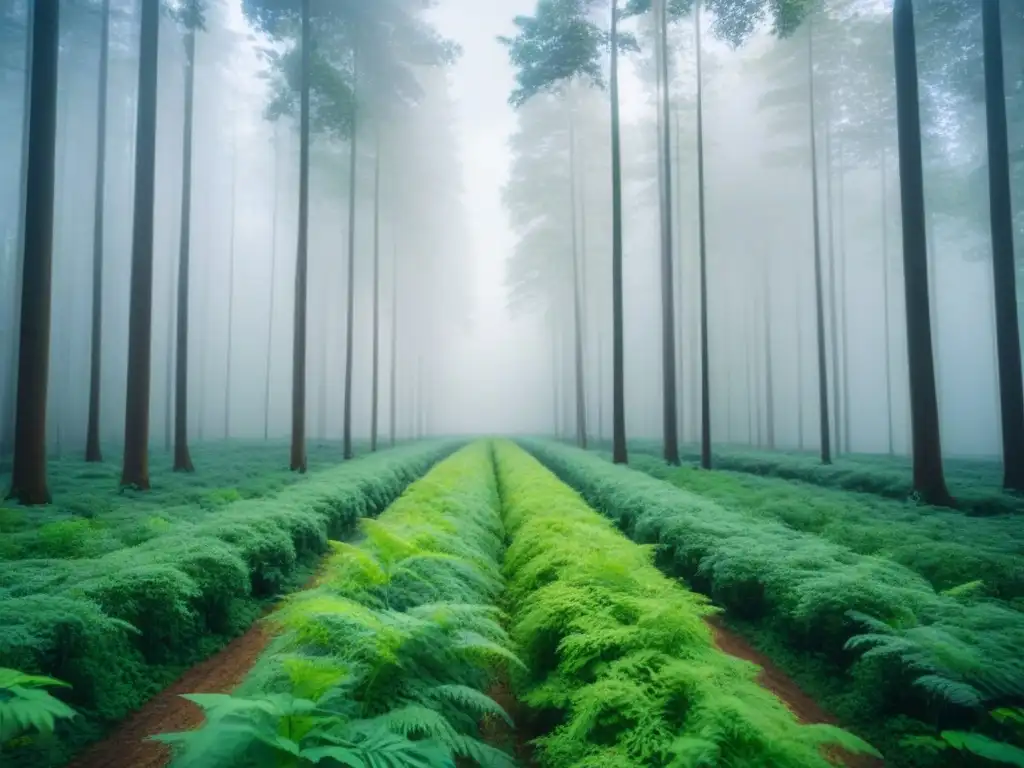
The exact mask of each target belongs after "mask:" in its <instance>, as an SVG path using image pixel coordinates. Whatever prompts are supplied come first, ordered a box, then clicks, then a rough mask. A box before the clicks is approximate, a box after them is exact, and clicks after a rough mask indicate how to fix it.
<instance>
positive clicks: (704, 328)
mask: <svg viewBox="0 0 1024 768" xmlns="http://www.w3.org/2000/svg"><path fill="white" fill-rule="evenodd" d="M694 26H695V27H696V37H697V46H696V47H697V216H698V229H699V231H700V425H701V426H700V429H701V432H700V465H701V466H702V467H703V468H704V469H711V372H710V370H709V365H708V357H709V355H708V249H707V225H706V216H705V205H704V203H705V200H704V82H703V76H702V74H701V67H702V64H703V62H702V58H701V25H700V3H697V4H696V5H695V6H694Z"/></svg>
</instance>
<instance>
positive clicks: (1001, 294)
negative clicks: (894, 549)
mask: <svg viewBox="0 0 1024 768" xmlns="http://www.w3.org/2000/svg"><path fill="white" fill-rule="evenodd" d="M981 11H982V16H981V19H982V30H983V38H984V50H985V106H986V117H987V127H988V183H989V211H990V216H991V227H992V278H993V283H994V291H995V309H996V349H997V354H998V361H999V404H1000V417H1001V424H1002V438H1003V487H1004V488H1007V489H1009V490H1014V491H1024V383H1022V375H1021V351H1020V330H1019V326H1018V324H1017V275H1016V266H1015V262H1014V252H1013V205H1012V198H1011V194H1010V151H1009V139H1008V136H1007V125H1006V86H1005V83H1004V77H1005V75H1004V72H1003V37H1002V20H1001V18H1000V11H1001V3H1000V2H999V0H983V2H982V4H981Z"/></svg>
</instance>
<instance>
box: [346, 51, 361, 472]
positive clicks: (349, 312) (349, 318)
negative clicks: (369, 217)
mask: <svg viewBox="0 0 1024 768" xmlns="http://www.w3.org/2000/svg"><path fill="white" fill-rule="evenodd" d="M352 90H353V95H354V97H355V96H357V95H358V92H359V50H358V44H357V45H355V46H353V48H352ZM352 103H353V104H355V103H356V101H355V98H353V102H352ZM358 134H359V121H358V115H357V114H356V112H355V107H353V114H352V137H351V141H350V142H349V169H348V285H347V286H346V290H347V291H348V296H347V299H346V308H345V413H344V416H343V420H344V432H345V434H344V453H343V458H345V459H351V458H352V345H353V327H352V326H353V325H354V323H355V303H356V292H355V277H356V166H357V164H358V154H357V151H358Z"/></svg>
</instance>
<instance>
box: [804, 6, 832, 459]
mask: <svg viewBox="0 0 1024 768" xmlns="http://www.w3.org/2000/svg"><path fill="white" fill-rule="evenodd" d="M813 23H814V19H813V17H811V18H810V19H808V22H807V82H808V105H809V112H810V139H811V207H812V218H813V220H814V309H815V320H816V323H815V324H816V325H817V329H816V331H817V333H816V338H817V343H818V409H819V412H818V426H819V430H820V438H819V439H820V443H821V448H820V450H821V463H822V464H831V463H832V438H831V436H830V434H829V432H830V430H829V407H828V362H827V357H826V355H825V296H824V291H823V290H822V274H821V273H822V268H821V199H820V198H821V195H820V194H819V191H818V130H817V119H816V116H815V115H816V109H815V96H814V26H813Z"/></svg>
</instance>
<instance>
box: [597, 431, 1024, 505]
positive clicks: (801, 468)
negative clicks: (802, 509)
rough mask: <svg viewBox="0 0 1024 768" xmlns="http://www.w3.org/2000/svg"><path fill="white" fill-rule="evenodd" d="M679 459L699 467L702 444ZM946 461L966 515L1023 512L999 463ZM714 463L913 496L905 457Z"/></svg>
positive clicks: (732, 455) (766, 456) (734, 454)
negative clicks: (1005, 485) (1005, 488)
mask: <svg viewBox="0 0 1024 768" xmlns="http://www.w3.org/2000/svg"><path fill="white" fill-rule="evenodd" d="M630 448H631V449H633V450H635V451H637V452H639V453H645V454H648V455H655V456H660V455H661V452H662V448H661V445H660V443H656V442H655V441H650V440H643V441H637V442H636V445H635V446H634V445H633V444H632V442H631V444H630ZM606 450H610V448H606ZM680 455H681V457H682V458H683V459H684V460H685V461H688V462H691V463H694V464H696V463H698V462H699V461H700V446H695V445H691V446H684V447H683V448H681V450H680ZM943 463H944V465H945V471H946V480H947V482H948V484H949V488H950V490H951V491H952V493H953V495H954V496H955V497H956V500H957V506H958V508H959V509H960V510H961V511H962V512H966V513H967V514H970V515H976V516H988V515H1005V514H1024V497H1021V496H1020V495H1018V494H1013V493H1007V492H1005V491H1003V490H1002V488H1001V487H1000V486H1001V485H1002V480H1003V478H1002V466H1001V464H1000V462H999V461H993V460H985V459H950V458H947V459H945V460H944V462H943ZM712 464H713V466H714V467H715V468H716V469H728V470H731V471H733V472H747V473H750V474H754V475H765V476H768V477H779V478H782V479H784V480H799V481H801V482H805V483H812V484H814V485H821V486H824V487H826V488H838V489H840V490H844V491H855V492H860V493H872V494H875V495H878V496H884V497H886V498H890V499H899V500H905V499H908V498H909V499H913V498H915V493H914V482H913V471H912V469H911V464H910V459H909V458H908V457H906V456H888V455H879V454H844V455H842V456H836V457H833V460H832V463H831V464H822V463H821V457H820V456H819V455H818V454H817V453H812V452H807V451H778V450H773V451H768V450H759V449H757V448H752V447H750V446H745V445H740V446H729V445H725V446H717V447H716V449H715V451H714V453H713V456H712Z"/></svg>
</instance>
